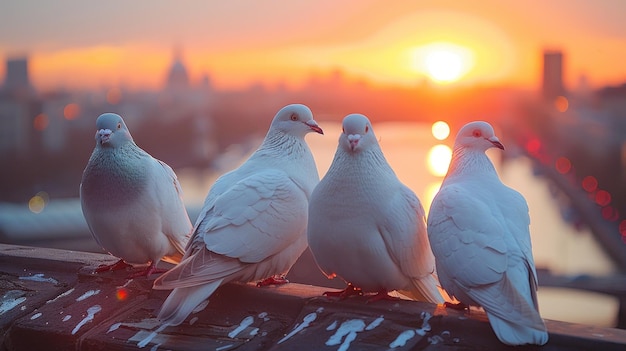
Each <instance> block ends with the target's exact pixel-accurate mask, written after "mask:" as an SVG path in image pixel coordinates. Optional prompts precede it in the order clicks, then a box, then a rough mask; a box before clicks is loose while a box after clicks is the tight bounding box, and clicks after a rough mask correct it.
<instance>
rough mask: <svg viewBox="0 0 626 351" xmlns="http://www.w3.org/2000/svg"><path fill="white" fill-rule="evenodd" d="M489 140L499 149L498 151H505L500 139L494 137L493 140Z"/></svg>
mask: <svg viewBox="0 0 626 351" xmlns="http://www.w3.org/2000/svg"><path fill="white" fill-rule="evenodd" d="M488 140H489V142H491V144H493V146H495V147H497V148H498V149H501V150H504V145H502V143H501V142H500V140H498V138H496V137H493V138H489V139H488Z"/></svg>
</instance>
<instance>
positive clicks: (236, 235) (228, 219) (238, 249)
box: [154, 104, 322, 325]
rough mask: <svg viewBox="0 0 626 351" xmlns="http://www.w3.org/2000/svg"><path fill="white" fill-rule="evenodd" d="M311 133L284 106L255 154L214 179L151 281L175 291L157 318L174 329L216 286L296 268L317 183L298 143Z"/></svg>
mask: <svg viewBox="0 0 626 351" xmlns="http://www.w3.org/2000/svg"><path fill="white" fill-rule="evenodd" d="M311 131H315V132H318V133H322V130H321V129H320V128H319V127H318V125H317V123H316V122H315V121H314V120H313V115H312V113H311V111H310V110H309V108H308V107H306V106H304V105H298V104H295V105H288V106H286V107H284V108H283V109H281V110H280V111H279V112H278V113H277V114H276V116H275V117H274V119H273V121H272V123H271V125H270V128H269V131H268V132H267V135H266V137H265V139H264V141H263V143H262V144H261V146H260V147H259V149H258V150H257V151H255V152H254V153H253V154H252V155H251V156H250V158H249V159H248V160H247V161H246V162H245V163H244V164H242V165H241V166H240V167H239V168H237V169H235V170H233V171H231V172H229V173H226V174H224V175H223V176H221V177H220V178H218V180H217V181H216V182H215V184H214V185H213V186H212V187H211V189H210V190H209V193H208V195H207V197H206V200H205V202H204V205H203V208H202V210H201V212H200V215H199V217H198V220H197V221H196V225H195V229H194V234H193V235H194V236H193V239H192V240H191V241H190V243H189V246H188V247H187V249H186V254H185V257H184V259H183V261H182V262H181V263H180V264H179V265H178V266H176V267H174V268H173V269H172V270H170V271H169V272H167V273H165V274H163V275H162V276H161V277H159V278H158V279H157V280H156V281H155V282H154V288H155V289H174V290H173V291H172V293H171V294H170V295H169V296H168V298H167V299H166V301H165V302H164V303H163V306H162V307H161V309H160V311H159V315H158V317H159V318H161V319H163V320H164V321H165V322H167V323H169V324H172V325H177V324H180V323H182V322H183V321H184V320H185V318H186V317H187V316H188V314H189V313H190V312H191V310H193V308H194V307H195V306H197V305H198V304H199V303H201V302H202V301H203V300H204V299H206V298H208V297H209V296H210V295H211V294H212V293H213V292H214V291H215V289H216V288H217V287H218V286H219V285H221V284H225V283H228V282H231V281H239V282H250V281H256V280H260V279H264V278H268V277H271V276H273V275H276V274H284V273H286V272H287V271H288V270H289V269H290V268H291V266H292V265H293V264H294V263H295V262H296V260H297V259H298V257H300V255H301V254H302V252H303V251H304V250H305V249H306V234H305V231H306V223H307V218H308V200H309V197H310V195H311V192H312V191H313V188H314V187H315V185H317V183H318V182H319V175H318V173H317V168H316V166H315V161H314V159H313V155H312V154H311V151H310V150H309V148H308V146H307V144H306V143H305V141H304V136H305V135H306V134H307V133H309V132H311ZM181 304H182V305H184V306H181Z"/></svg>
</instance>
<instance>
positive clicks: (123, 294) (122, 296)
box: [115, 287, 128, 301]
mask: <svg viewBox="0 0 626 351" xmlns="http://www.w3.org/2000/svg"><path fill="white" fill-rule="evenodd" d="M115 298H117V300H118V301H124V300H126V299H127V298H128V289H126V288H124V287H119V288H117V290H116V291H115Z"/></svg>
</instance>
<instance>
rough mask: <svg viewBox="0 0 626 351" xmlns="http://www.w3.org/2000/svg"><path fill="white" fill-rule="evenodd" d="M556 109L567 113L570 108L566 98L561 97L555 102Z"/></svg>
mask: <svg viewBox="0 0 626 351" xmlns="http://www.w3.org/2000/svg"><path fill="white" fill-rule="evenodd" d="M554 107H556V110H557V111H559V112H565V111H567V109H568V108H569V101H568V100H567V98H566V97H565V96H559V97H557V98H556V99H555V100H554Z"/></svg>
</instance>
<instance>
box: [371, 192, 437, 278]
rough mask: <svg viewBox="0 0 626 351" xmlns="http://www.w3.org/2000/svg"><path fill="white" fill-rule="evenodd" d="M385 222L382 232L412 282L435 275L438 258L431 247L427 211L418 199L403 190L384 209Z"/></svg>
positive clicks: (390, 249)
mask: <svg viewBox="0 0 626 351" xmlns="http://www.w3.org/2000/svg"><path fill="white" fill-rule="evenodd" d="M383 218H384V219H385V220H384V223H383V224H382V225H381V226H380V228H379V229H380V232H381V234H382V236H383V239H384V241H385V244H386V246H387V249H388V250H389V251H390V252H391V256H392V257H394V258H395V259H396V263H397V264H398V266H399V267H400V269H401V270H402V272H403V273H404V274H405V275H407V276H408V277H411V278H421V277H424V276H427V275H430V274H432V273H433V272H434V270H435V258H434V256H433V254H432V252H431V251H430V245H429V244H428V234H427V233H426V224H425V222H424V208H423V207H422V204H421V203H420V201H419V199H418V198H417V196H415V194H414V193H413V192H412V191H411V190H410V189H409V188H407V187H405V186H402V188H401V191H399V192H396V193H395V194H394V195H393V199H392V200H391V203H390V204H389V206H385V207H384V209H383Z"/></svg>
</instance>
